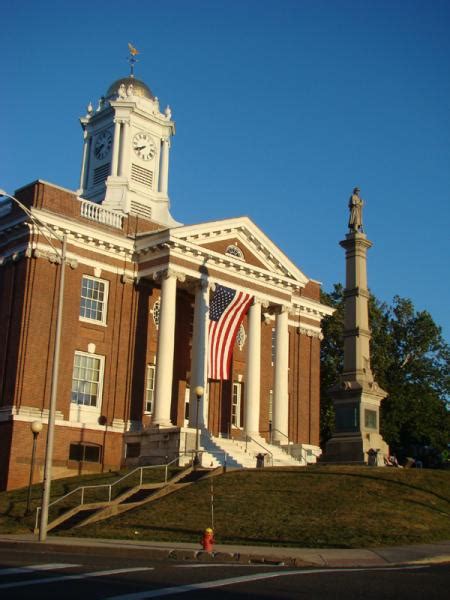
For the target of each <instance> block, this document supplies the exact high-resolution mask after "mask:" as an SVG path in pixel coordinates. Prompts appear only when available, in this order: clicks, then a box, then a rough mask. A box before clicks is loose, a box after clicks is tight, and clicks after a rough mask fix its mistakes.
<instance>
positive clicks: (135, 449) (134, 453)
mask: <svg viewBox="0 0 450 600" xmlns="http://www.w3.org/2000/svg"><path fill="white" fill-rule="evenodd" d="M140 455H141V444H139V443H138V442H132V443H130V444H126V446H125V456H126V458H139V456H140Z"/></svg>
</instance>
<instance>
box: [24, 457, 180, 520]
mask: <svg viewBox="0 0 450 600" xmlns="http://www.w3.org/2000/svg"><path fill="white" fill-rule="evenodd" d="M182 454H189V453H182V452H180V453H179V455H178V456H177V458H174V459H173V460H171V461H170V462H168V463H164V464H160V465H144V466H141V467H136V469H133V470H132V471H130V472H129V473H126V474H125V475H123V476H122V477H120V478H119V479H117V480H116V481H114V482H113V483H99V484H98V485H83V486H80V487H77V488H75V489H74V490H71V491H70V492H67V494H65V495H64V496H61V497H60V498H57V499H56V500H54V501H53V502H50V504H49V505H48V508H50V507H51V506H54V505H55V504H58V503H59V502H61V501H62V500H64V499H66V498H68V497H69V496H71V495H72V494H75V492H79V491H81V499H80V504H79V505H78V506H83V504H84V491H85V490H88V489H95V488H97V489H100V488H105V487H106V488H109V493H108V502H111V499H112V488H113V486H115V485H117V484H118V483H120V482H121V481H124V480H125V479H127V478H128V477H131V475H133V474H134V473H136V472H137V471H140V475H139V485H140V486H141V485H142V480H143V471H144V469H158V468H161V467H165V471H164V483H167V480H168V473H169V466H170V465H172V464H173V463H175V462H177V461H178V460H179V458H180V455H182ZM41 509H42V507H41V506H37V507H36V521H35V529H37V527H38V522H39V513H40V511H41Z"/></svg>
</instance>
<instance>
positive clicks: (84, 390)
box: [71, 351, 104, 409]
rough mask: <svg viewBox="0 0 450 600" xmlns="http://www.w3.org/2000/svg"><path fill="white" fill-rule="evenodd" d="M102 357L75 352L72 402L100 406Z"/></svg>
mask: <svg viewBox="0 0 450 600" xmlns="http://www.w3.org/2000/svg"><path fill="white" fill-rule="evenodd" d="M103 364H104V357H103V356H97V355H95V354H88V353H86V352H78V351H77V352H75V356H74V361H73V373H72V400H71V402H72V404H77V405H81V406H90V407H95V408H98V409H99V408H100V405H101V396H102V387H103Z"/></svg>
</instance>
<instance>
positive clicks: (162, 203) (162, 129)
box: [78, 74, 180, 227]
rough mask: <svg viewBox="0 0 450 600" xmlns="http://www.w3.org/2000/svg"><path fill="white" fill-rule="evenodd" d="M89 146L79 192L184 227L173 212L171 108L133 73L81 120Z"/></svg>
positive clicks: (109, 206)
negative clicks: (170, 189)
mask: <svg viewBox="0 0 450 600" xmlns="http://www.w3.org/2000/svg"><path fill="white" fill-rule="evenodd" d="M80 123H81V126H82V128H83V132H84V148H83V159H82V167H81V178H80V189H79V190H78V193H79V195H80V196H82V197H83V198H86V199H87V200H91V201H92V202H97V203H103V205H104V206H105V207H108V208H110V209H111V210H117V211H121V212H123V213H125V214H128V213H130V214H134V215H139V216H142V217H145V218H147V219H151V220H152V221H156V222H158V223H161V224H163V225H166V226H168V227H172V226H175V225H179V224H180V223H177V222H176V221H175V220H174V219H173V218H172V216H171V215H170V212H169V207H170V201H169V195H168V177H169V151H170V139H171V137H172V135H174V134H175V123H174V122H173V121H172V114H171V110H170V108H169V107H167V108H166V109H165V111H164V113H161V112H160V109H159V101H158V98H157V97H155V96H154V95H153V94H152V92H151V90H150V88H149V87H148V86H147V85H146V84H145V83H143V82H142V81H140V80H139V79H136V78H135V77H134V75H133V74H131V75H130V76H128V77H124V78H122V79H118V80H117V81H115V82H114V83H113V84H112V85H111V86H110V87H109V89H108V91H107V92H106V95H105V96H104V97H102V98H101V99H100V102H99V104H98V107H97V109H96V110H94V108H93V107H92V104H89V106H88V110H87V114H86V116H84V117H82V118H81V119H80Z"/></svg>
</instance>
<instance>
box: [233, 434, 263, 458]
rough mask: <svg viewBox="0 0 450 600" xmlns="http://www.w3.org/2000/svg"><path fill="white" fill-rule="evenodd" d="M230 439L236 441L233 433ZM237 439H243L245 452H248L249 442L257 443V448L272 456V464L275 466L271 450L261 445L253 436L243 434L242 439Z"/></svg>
mask: <svg viewBox="0 0 450 600" xmlns="http://www.w3.org/2000/svg"><path fill="white" fill-rule="evenodd" d="M230 437H231V439H235V437H234V436H233V434H232V433H230ZM236 439H242V440H243V441H245V452H247V451H248V442H253V443H255V444H256V445H257V446H259V447H260V448H262V449H263V450H264V451H265V452H266V453H267V454H269V455H270V462H271V464H272V465H273V452H271V451H270V450H269V448H266V446H264V445H263V444H261V443H260V442H258V440H255V438H252V436H251V435H248V434H247V433H243V432H242V437H237V438H236Z"/></svg>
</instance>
